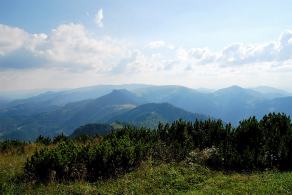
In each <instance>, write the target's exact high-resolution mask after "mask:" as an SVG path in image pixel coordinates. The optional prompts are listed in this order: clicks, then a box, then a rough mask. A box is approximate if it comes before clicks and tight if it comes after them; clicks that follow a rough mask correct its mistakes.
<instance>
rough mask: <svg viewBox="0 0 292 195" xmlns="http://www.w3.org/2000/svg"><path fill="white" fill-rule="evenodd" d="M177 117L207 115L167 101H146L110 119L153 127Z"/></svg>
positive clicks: (201, 116)
mask: <svg viewBox="0 0 292 195" xmlns="http://www.w3.org/2000/svg"><path fill="white" fill-rule="evenodd" d="M178 119H183V120H187V121H194V120H196V119H197V120H206V119H208V117H207V116H204V115H200V114H194V113H191V112H187V111H185V110H183V109H180V108H177V107H174V106H172V105H171V104H169V103H148V104H143V105H141V106H137V107H136V108H134V109H132V110H129V111H127V112H125V113H123V114H120V115H118V116H116V117H113V118H112V119H110V121H111V122H115V121H118V122H122V123H129V124H133V125H135V126H144V127H149V128H155V127H157V125H158V124H159V122H161V123H167V122H172V121H175V120H178Z"/></svg>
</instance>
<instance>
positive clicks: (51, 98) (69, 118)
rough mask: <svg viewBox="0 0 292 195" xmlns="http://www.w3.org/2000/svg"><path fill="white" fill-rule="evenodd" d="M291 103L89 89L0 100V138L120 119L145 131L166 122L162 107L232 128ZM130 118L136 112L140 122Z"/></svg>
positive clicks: (169, 89)
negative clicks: (8, 133)
mask: <svg viewBox="0 0 292 195" xmlns="http://www.w3.org/2000/svg"><path fill="white" fill-rule="evenodd" d="M291 102H292V98H291V95H290V93H289V92H286V91H283V90H278V89H275V88H270V87H258V88H242V87H239V86H231V87H227V88H223V89H220V90H216V91H209V92H207V91H206V90H205V91H203V92H202V91H200V90H195V89H191V88H187V87H182V86H176V85H167V86H153V85H139V84H135V85H102V86H93V87H86V88H79V89H73V90H65V91H59V92H48V93H43V94H41V95H39V96H35V97H31V98H27V99H23V100H17V101H13V102H10V103H8V104H7V102H5V101H3V103H2V108H1V107H0V137H1V135H2V137H3V135H6V134H7V132H18V131H20V132H24V131H30V132H31V134H33V135H34V134H37V133H40V132H41V133H44V132H45V133H48V134H50V133H51V134H54V133H58V132H60V131H64V132H70V131H72V129H75V128H77V127H78V125H84V124H86V123H99V122H109V121H113V120H118V119H119V120H120V119H121V118H122V119H124V120H125V121H127V122H130V121H132V122H133V123H136V125H141V124H143V125H144V126H147V123H149V126H151V125H152V124H157V121H167V120H170V118H171V117H170V116H168V115H166V113H165V112H163V111H164V110H167V109H169V110H171V108H170V107H167V106H165V105H166V104H164V103H168V104H170V105H171V106H173V107H175V108H176V109H182V110H184V111H185V112H189V113H199V114H200V115H203V116H211V117H212V118H220V119H222V120H223V121H225V122H231V123H232V124H233V125H237V124H238V122H239V121H240V120H242V119H244V118H247V117H250V116H253V115H255V116H256V117H262V116H263V115H264V114H267V113H268V112H284V113H286V114H288V115H292V110H291V104H292V103H291ZM149 103H156V105H155V104H153V105H155V106H156V107H157V108H159V109H158V110H155V109H154V111H151V112H150V111H147V109H146V108H147V107H143V106H142V105H143V104H149ZM150 105H151V104H149V105H148V107H149V108H150V107H151V106H150ZM162 105H164V106H162ZM140 106H142V107H140ZM135 109H136V110H135ZM160 111H161V112H160ZM171 112H172V111H170V113H171ZM177 112H178V113H179V111H177ZM131 113H137V115H139V116H140V118H139V117H137V116H135V115H134V114H131ZM123 114H124V116H123ZM184 116H185V118H188V117H186V116H187V115H184ZM169 117H170V118H169ZM130 119H131V120H130ZM138 121H139V122H138ZM151 127H152V126H151Z"/></svg>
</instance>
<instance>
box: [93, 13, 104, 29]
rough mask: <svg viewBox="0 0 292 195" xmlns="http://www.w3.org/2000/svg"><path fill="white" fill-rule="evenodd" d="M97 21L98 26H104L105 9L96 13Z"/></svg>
mask: <svg viewBox="0 0 292 195" xmlns="http://www.w3.org/2000/svg"><path fill="white" fill-rule="evenodd" d="M95 23H96V25H97V26H98V27H100V28H102V27H103V10H102V9H100V10H98V12H97V13H96V15H95Z"/></svg>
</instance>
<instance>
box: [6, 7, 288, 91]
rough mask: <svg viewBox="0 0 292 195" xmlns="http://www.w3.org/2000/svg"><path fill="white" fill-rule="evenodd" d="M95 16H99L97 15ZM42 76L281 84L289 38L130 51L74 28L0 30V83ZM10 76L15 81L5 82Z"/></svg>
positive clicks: (157, 45) (125, 45)
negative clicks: (273, 79) (275, 81)
mask: <svg viewBox="0 0 292 195" xmlns="http://www.w3.org/2000/svg"><path fill="white" fill-rule="evenodd" d="M100 13H101V16H103V14H102V10H101V12H100ZM97 15H98V14H97ZM101 22H102V19H101ZM46 71H49V72H51V74H50V76H48V77H44V76H41V75H40V76H38V77H35V79H38V80H40V82H39V83H40V84H41V83H42V82H41V80H42V79H44V78H46V81H49V80H50V78H52V77H54V75H58V73H59V74H60V75H58V78H59V80H56V82H57V81H58V82H61V79H62V75H65V72H66V76H67V77H66V79H67V81H68V85H69V83H70V82H69V80H70V79H69V77H70V76H69V75H70V74H71V75H72V76H74V77H75V76H76V75H79V80H78V82H79V83H83V84H89V83H86V82H85V81H84V82H83V81H82V79H86V78H87V77H88V80H90V82H92V84H94V83H93V82H94V81H97V80H98V81H107V82H108V83H110V82H113V81H115V82H125V81H128V82H130V81H132V82H145V81H147V79H151V78H152V81H153V82H154V83H159V80H161V82H160V84H163V83H164V84H167V83H168V84H171V83H173V84H184V85H186V84H188V83H189V82H197V81H200V82H201V83H207V81H204V78H206V79H213V80H216V79H218V80H220V79H224V78H228V82H233V83H232V84H236V81H238V82H239V83H237V84H241V83H240V82H242V83H243V82H244V80H247V79H250V80H252V79H251V78H252V76H254V75H256V76H255V77H257V78H256V79H254V82H255V81H258V82H261V80H260V79H263V80H264V79H266V80H269V79H268V78H269V77H271V75H273V74H277V75H274V76H273V77H277V78H279V80H280V79H281V76H280V75H283V74H285V75H286V76H287V74H288V73H290V74H291V72H292V32H291V31H286V32H284V33H282V34H281V35H280V36H279V38H278V39H277V40H275V41H274V42H269V43H265V44H232V45H229V46H227V47H225V48H223V49H222V50H220V51H217V52H214V51H211V50H210V49H209V48H187V47H181V46H180V47H178V46H174V45H172V44H169V43H167V42H165V41H161V40H160V41H152V42H150V43H148V44H146V45H142V46H141V45H140V46H139V45H138V46H135V47H134V46H131V45H129V43H125V42H123V41H119V40H115V39H113V38H111V37H105V36H102V37H97V36H96V35H95V34H93V33H91V32H89V31H88V30H87V29H86V28H85V27H84V26H83V25H82V24H75V23H69V24H63V25H60V26H57V27H56V28H55V29H53V30H51V32H49V33H47V34H44V33H39V34H32V33H29V32H26V31H25V30H23V29H20V28H16V27H11V26H7V25H1V24H0V83H2V85H10V84H9V83H13V82H14V80H15V83H18V85H19V86H20V84H21V83H22V81H23V80H25V79H27V78H29V77H30V76H32V75H34V73H35V74H38V73H41V74H45V73H44V72H46ZM12 72H15V75H16V76H15V77H13V78H12V77H11V78H10V76H9V75H12ZM16 72H18V73H17V74H16ZM22 74H27V76H25V75H24V76H20V75H22ZM81 74H82V76H81ZM83 74H85V75H83ZM1 75H2V77H1ZM3 75H5V79H4V77H3ZM86 75H87V76H86ZM97 75H98V78H95V77H96V76H97ZM261 75H266V76H261ZM16 77H17V78H18V79H17V78H16ZM32 77H33V76H32ZM56 77H57V76H56ZM76 77H77V76H76ZM154 77H155V78H154ZM21 78H25V79H21ZM33 78H34V77H33ZM33 78H32V79H31V81H30V83H29V84H31V83H33V81H32V80H33ZM235 78H238V80H237V79H235ZM143 79H144V80H143ZM4 80H5V82H4ZM16 80H18V81H17V82H16ZM284 80H285V79H284V78H283V80H281V82H282V83H284V82H283V81H284ZM70 81H71V80H70ZM289 81H290V80H289ZM64 82H65V81H64ZM78 82H76V83H75V85H78ZM279 82H280V81H279ZM285 82H286V83H287V82H288V80H287V79H286V80H285ZM291 82H292V79H291ZM288 83H289V82H288ZM45 84H46V85H49V82H48V83H45ZM45 84H44V85H45ZM11 85H12V84H11ZM64 86H65V84H64ZM3 87H4V86H2V88H3ZM47 87H49V86H47ZM0 88H1V86H0ZM6 88H7V87H6Z"/></svg>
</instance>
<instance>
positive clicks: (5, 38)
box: [0, 24, 28, 56]
mask: <svg viewBox="0 0 292 195" xmlns="http://www.w3.org/2000/svg"><path fill="white" fill-rule="evenodd" d="M27 39H28V34H27V33H26V32H25V31H24V30H22V29H20V28H17V27H10V26H6V25H3V24H0V56H1V55H5V54H7V53H9V52H12V51H14V50H15V49H18V48H20V47H22V46H23V45H24V44H25V42H26V40H27Z"/></svg>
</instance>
